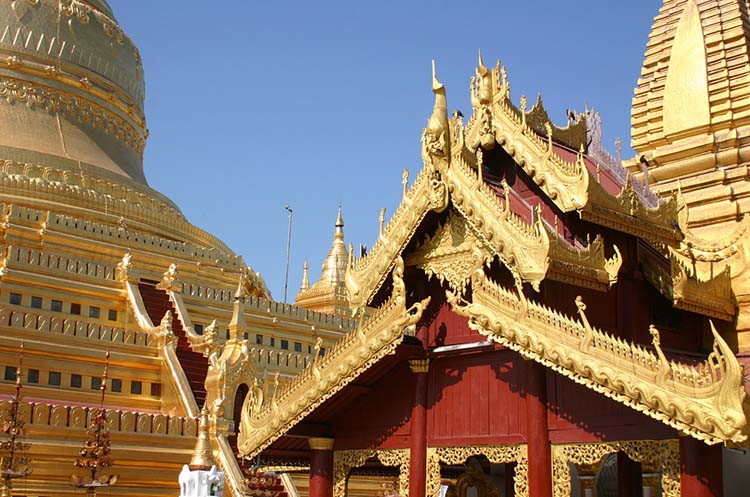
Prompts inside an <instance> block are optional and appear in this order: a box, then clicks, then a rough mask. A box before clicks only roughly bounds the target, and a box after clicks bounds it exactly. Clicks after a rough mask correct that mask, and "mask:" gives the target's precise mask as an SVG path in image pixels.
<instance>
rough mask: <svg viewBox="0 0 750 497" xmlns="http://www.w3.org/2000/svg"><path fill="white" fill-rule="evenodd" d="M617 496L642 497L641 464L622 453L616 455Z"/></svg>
mask: <svg viewBox="0 0 750 497" xmlns="http://www.w3.org/2000/svg"><path fill="white" fill-rule="evenodd" d="M617 495H618V496H619V497H642V495H643V477H642V476H641V463H639V462H635V461H633V460H632V459H630V458H629V457H628V455H627V454H625V453H624V452H618V453H617Z"/></svg>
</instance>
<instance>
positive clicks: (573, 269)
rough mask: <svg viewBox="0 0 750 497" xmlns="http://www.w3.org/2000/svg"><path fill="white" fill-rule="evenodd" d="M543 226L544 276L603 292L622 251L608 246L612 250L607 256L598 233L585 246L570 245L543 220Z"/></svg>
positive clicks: (615, 272) (611, 282) (614, 276)
mask: <svg viewBox="0 0 750 497" xmlns="http://www.w3.org/2000/svg"><path fill="white" fill-rule="evenodd" d="M544 227H545V229H546V230H547V231H548V232H549V233H550V236H549V239H550V247H549V258H550V266H549V271H548V272H547V278H549V279H553V280H557V281H561V282H563V283H569V284H571V285H576V286H580V287H584V288H591V289H594V290H599V291H603V292H604V291H607V290H609V288H611V287H612V285H614V284H615V283H617V278H618V275H619V272H620V268H621V267H622V254H621V253H620V249H619V248H618V247H617V245H612V251H613V252H614V253H613V254H612V256H611V257H610V258H607V257H606V256H605V254H604V240H603V239H602V237H601V236H600V235H597V236H596V238H595V239H594V241H593V242H591V243H589V244H588V246H586V247H574V246H572V245H570V244H568V243H567V242H565V241H564V240H563V239H562V238H560V236H559V235H558V233H557V232H556V231H554V229H553V228H551V227H550V226H549V225H548V224H546V223H545V225H544Z"/></svg>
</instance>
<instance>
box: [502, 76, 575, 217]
mask: <svg viewBox="0 0 750 497" xmlns="http://www.w3.org/2000/svg"><path fill="white" fill-rule="evenodd" d="M503 79H506V78H505V76H504V77H503ZM524 100H525V99H524ZM521 107H522V109H521V111H520V113H519V111H518V110H517V109H516V108H515V106H514V105H513V104H512V103H511V101H510V98H509V97H508V96H507V94H506V95H502V98H495V99H494V103H493V105H492V118H493V119H492V122H493V124H494V126H495V139H496V141H497V143H498V144H499V145H500V146H501V147H503V149H504V150H505V151H506V152H507V153H508V154H509V155H510V156H511V157H513V159H514V160H515V161H516V163H517V164H518V165H519V166H521V168H522V169H523V170H524V171H525V172H526V173H527V174H528V175H529V176H530V177H531V178H532V179H533V180H534V182H535V183H536V184H537V185H539V187H540V188H541V189H542V190H543V191H544V192H545V193H546V194H547V195H548V196H549V198H550V199H551V200H552V201H553V202H555V204H556V205H557V206H558V207H559V208H560V209H561V210H562V211H563V212H569V211H572V210H577V209H581V208H583V207H584V206H585V205H586V203H587V202H588V186H589V173H588V171H587V170H586V167H585V165H584V164H583V163H582V162H581V161H577V162H576V163H573V164H571V163H569V162H567V161H565V160H564V159H562V158H561V157H560V156H559V155H558V154H556V153H553V152H551V151H550V148H549V141H548V139H547V140H545V139H543V138H542V137H541V136H540V134H539V132H537V131H536V130H534V129H532V127H531V126H530V124H529V121H528V118H527V115H526V112H525V105H523V104H522V106H521ZM519 114H520V115H519ZM532 117H535V116H532ZM547 122H548V121H547Z"/></svg>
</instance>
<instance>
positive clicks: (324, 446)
mask: <svg viewBox="0 0 750 497" xmlns="http://www.w3.org/2000/svg"><path fill="white" fill-rule="evenodd" d="M307 443H308V444H310V449H312V450H333V439H332V438H323V437H311V438H308V439H307Z"/></svg>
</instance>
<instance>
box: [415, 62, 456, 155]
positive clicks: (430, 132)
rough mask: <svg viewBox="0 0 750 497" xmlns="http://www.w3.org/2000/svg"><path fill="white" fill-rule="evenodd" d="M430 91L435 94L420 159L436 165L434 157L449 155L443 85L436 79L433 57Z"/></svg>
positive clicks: (446, 110)
mask: <svg viewBox="0 0 750 497" xmlns="http://www.w3.org/2000/svg"><path fill="white" fill-rule="evenodd" d="M432 92H433V93H434V94H435V105H434V106H433V108H432V115H431V116H430V118H429V119H428V121H427V127H426V128H425V130H424V132H423V134H422V160H424V161H425V163H429V164H433V165H436V164H434V163H433V161H434V160H435V159H436V158H438V157H440V158H445V157H448V156H449V155H450V126H449V124H448V101H447V99H446V97H445V87H444V86H443V84H442V83H441V82H440V81H438V79H437V72H436V69H435V60H434V59H433V61H432ZM445 166H446V165H445V164H444V163H440V164H439V167H445Z"/></svg>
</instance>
